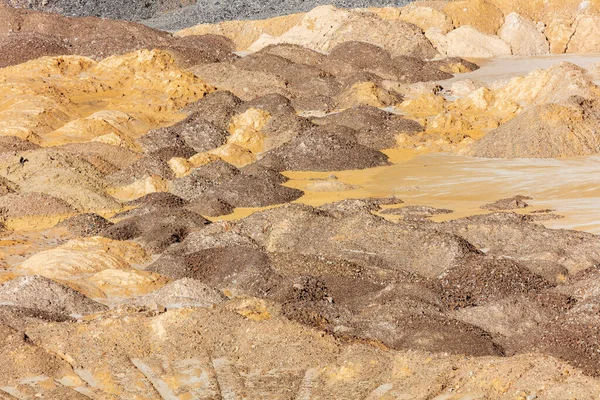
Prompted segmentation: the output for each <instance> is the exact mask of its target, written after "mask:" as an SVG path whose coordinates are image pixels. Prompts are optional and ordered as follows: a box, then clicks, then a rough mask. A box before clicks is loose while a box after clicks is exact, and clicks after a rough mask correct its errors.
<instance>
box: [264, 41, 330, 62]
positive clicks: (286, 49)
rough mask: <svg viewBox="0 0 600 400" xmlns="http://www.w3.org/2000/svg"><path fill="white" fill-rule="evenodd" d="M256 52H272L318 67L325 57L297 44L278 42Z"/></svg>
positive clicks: (293, 60)
mask: <svg viewBox="0 0 600 400" xmlns="http://www.w3.org/2000/svg"><path fill="white" fill-rule="evenodd" d="M258 53H267V54H273V55H276V56H279V57H282V58H285V59H286V60H289V61H291V62H293V63H297V64H306V65H312V66H314V67H319V68H320V65H321V64H322V63H323V62H324V61H325V59H326V58H327V56H326V55H324V54H323V53H319V52H318V51H314V50H312V49H309V48H306V47H303V46H299V45H297V44H289V43H280V44H272V45H269V46H267V47H264V48H262V49H261V50H259V51H258Z"/></svg>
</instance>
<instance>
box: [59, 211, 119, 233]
mask: <svg viewBox="0 0 600 400" xmlns="http://www.w3.org/2000/svg"><path fill="white" fill-rule="evenodd" d="M110 226H112V222H110V221H108V220H106V219H105V218H103V217H101V216H99V215H98V214H79V215H76V216H74V217H71V218H69V219H66V220H64V221H62V222H61V223H59V224H58V225H57V227H59V228H66V229H67V230H68V231H69V232H71V234H73V235H74V236H78V237H89V236H97V235H98V234H99V233H100V231H102V230H104V229H107V228H108V227H110Z"/></svg>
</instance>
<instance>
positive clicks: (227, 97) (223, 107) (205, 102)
mask: <svg viewBox="0 0 600 400" xmlns="http://www.w3.org/2000/svg"><path fill="white" fill-rule="evenodd" d="M240 104H242V100H241V99H240V98H239V97H237V96H236V95H234V94H233V93H231V92H229V91H226V90H217V91H216V92H212V93H209V94H208V95H206V96H204V97H203V98H201V99H200V100H198V101H196V102H194V103H191V104H188V105H187V106H186V107H185V108H184V109H183V111H184V112H187V113H190V114H192V113H198V114H200V115H202V116H203V117H204V119H205V120H206V121H208V122H210V123H212V124H214V125H215V126H218V127H219V128H221V129H223V130H227V128H229V121H230V120H231V117H232V116H233V114H234V113H235V110H236V109H237V108H238V107H239V106H240Z"/></svg>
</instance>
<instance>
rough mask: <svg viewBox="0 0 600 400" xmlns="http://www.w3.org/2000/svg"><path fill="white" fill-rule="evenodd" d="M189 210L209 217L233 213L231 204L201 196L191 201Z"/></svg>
mask: <svg viewBox="0 0 600 400" xmlns="http://www.w3.org/2000/svg"><path fill="white" fill-rule="evenodd" d="M186 208H187V209H188V210H190V211H192V212H195V213H197V214H200V215H204V216H207V217H218V216H221V215H227V214H231V213H233V209H234V208H235V207H234V206H232V205H231V204H229V203H227V202H225V201H223V200H221V199H217V198H214V197H211V196H199V197H196V198H194V199H193V200H192V201H190V203H189V205H188V206H187V207H186Z"/></svg>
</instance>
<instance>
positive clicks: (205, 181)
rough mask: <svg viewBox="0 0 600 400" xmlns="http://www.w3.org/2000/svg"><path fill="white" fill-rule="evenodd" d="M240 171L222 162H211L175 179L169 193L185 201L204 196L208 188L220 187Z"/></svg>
mask: <svg viewBox="0 0 600 400" xmlns="http://www.w3.org/2000/svg"><path fill="white" fill-rule="evenodd" d="M239 173H240V171H239V170H238V169H237V168H236V167H234V166H233V165H231V164H229V163H226V162H225V161H223V160H217V161H212V162H210V163H208V164H205V165H202V166H200V167H198V168H195V169H193V170H192V171H191V172H190V173H189V174H188V175H186V176H184V177H183V178H179V179H175V180H174V181H173V183H172V185H171V193H173V194H175V195H176V196H179V197H181V198H183V199H186V200H192V199H194V198H196V197H198V196H201V195H204V194H205V193H206V192H207V191H208V189H209V188H211V187H213V186H216V185H220V184H222V183H224V182H227V181H228V180H230V179H232V178H233V177H235V176H236V175H238V174H239Z"/></svg>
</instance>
